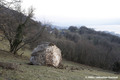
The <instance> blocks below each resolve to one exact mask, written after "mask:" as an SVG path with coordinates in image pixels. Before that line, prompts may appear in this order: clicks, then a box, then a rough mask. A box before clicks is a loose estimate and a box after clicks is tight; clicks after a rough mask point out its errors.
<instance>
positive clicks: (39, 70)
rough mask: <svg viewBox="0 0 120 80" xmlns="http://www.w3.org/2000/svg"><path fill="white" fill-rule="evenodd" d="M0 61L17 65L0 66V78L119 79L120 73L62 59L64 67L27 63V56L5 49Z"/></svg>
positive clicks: (52, 79) (53, 79)
mask: <svg viewBox="0 0 120 80" xmlns="http://www.w3.org/2000/svg"><path fill="white" fill-rule="evenodd" d="M29 54H30V53H29ZM0 62H5V63H6V62H9V63H16V64H17V65H18V68H17V70H10V69H3V68H1V67H0V80H91V79H86V78H85V76H94V77H95V76H101V77H102V76H112V77H113V76H114V77H115V76H118V77H119V78H118V79H115V80H119V79H120V75H118V74H115V73H114V72H110V71H106V70H102V69H99V68H94V67H90V66H85V65H82V64H78V63H74V62H70V61H66V60H63V64H64V66H67V67H66V69H57V68H54V67H47V66H38V65H28V63H29V58H25V57H22V58H21V57H14V56H13V55H11V54H10V53H9V52H6V51H0ZM92 80H93V79H92ZM102 80H110V79H102ZM111 80H112V79H111Z"/></svg>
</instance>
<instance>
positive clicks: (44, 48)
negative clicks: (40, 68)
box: [30, 42, 62, 67]
mask: <svg viewBox="0 0 120 80" xmlns="http://www.w3.org/2000/svg"><path fill="white" fill-rule="evenodd" d="M61 60H62V56H61V50H60V49H59V48H58V47H57V46H56V45H54V44H53V43H48V42H46V43H43V44H41V45H38V46H37V47H36V48H35V49H34V50H33V52H32V54H31V58H30V62H31V63H32V64H34V65H50V66H54V67H58V66H59V64H60V62H61Z"/></svg>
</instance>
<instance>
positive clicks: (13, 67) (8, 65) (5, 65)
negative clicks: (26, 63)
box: [0, 62, 18, 70]
mask: <svg viewBox="0 0 120 80" xmlns="http://www.w3.org/2000/svg"><path fill="white" fill-rule="evenodd" d="M0 67H2V68H3V69H10V70H17V69H18V64H16V63H8V62H0Z"/></svg>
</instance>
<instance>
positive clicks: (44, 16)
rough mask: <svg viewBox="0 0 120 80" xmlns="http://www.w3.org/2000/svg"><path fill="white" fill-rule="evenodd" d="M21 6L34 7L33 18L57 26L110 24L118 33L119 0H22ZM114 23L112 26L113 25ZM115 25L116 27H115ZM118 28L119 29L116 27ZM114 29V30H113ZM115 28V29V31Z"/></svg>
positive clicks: (119, 23)
mask: <svg viewBox="0 0 120 80" xmlns="http://www.w3.org/2000/svg"><path fill="white" fill-rule="evenodd" d="M22 1H23V3H22V5H23V7H24V8H28V7H29V6H31V5H32V6H33V7H34V8H35V19H36V20H40V21H42V22H50V23H51V24H53V25H58V26H66V27H68V26H70V25H75V26H80V25H86V26H93V28H95V29H100V28H101V29H100V30H103V29H104V27H105V26H104V27H103V26H101V27H98V28H97V26H100V25H112V26H111V28H110V29H109V26H107V27H108V29H104V30H109V31H114V32H117V33H120V26H118V25H120V0H22ZM113 25H114V27H113ZM115 26H117V27H115ZM116 28H119V29H116ZM113 29H115V30H113ZM116 30H117V31H116Z"/></svg>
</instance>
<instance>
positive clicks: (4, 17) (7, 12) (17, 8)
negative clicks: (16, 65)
mask: <svg viewBox="0 0 120 80" xmlns="http://www.w3.org/2000/svg"><path fill="white" fill-rule="evenodd" d="M0 2H1V1H0ZM0 8H1V9H0V28H1V30H2V31H3V34H4V36H5V38H6V39H7V40H8V41H9V45H10V52H11V53H13V54H16V53H17V51H18V50H19V49H21V48H22V47H23V46H25V45H26V44H28V43H31V42H34V41H36V40H37V39H38V38H40V36H41V34H42V32H43V31H44V28H45V27H44V26H42V27H41V25H40V24H39V23H38V22H35V21H33V20H32V19H31V18H32V17H33V12H34V9H33V8H30V9H29V10H28V12H27V13H26V12H25V10H22V9H21V1H20V0H12V1H11V2H6V1H5V0H4V1H2V3H1V7H0ZM35 26H37V29H36V31H33V30H32V31H31V32H30V31H27V30H28V28H31V27H35ZM27 32H28V34H27ZM30 33H31V34H30Z"/></svg>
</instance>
